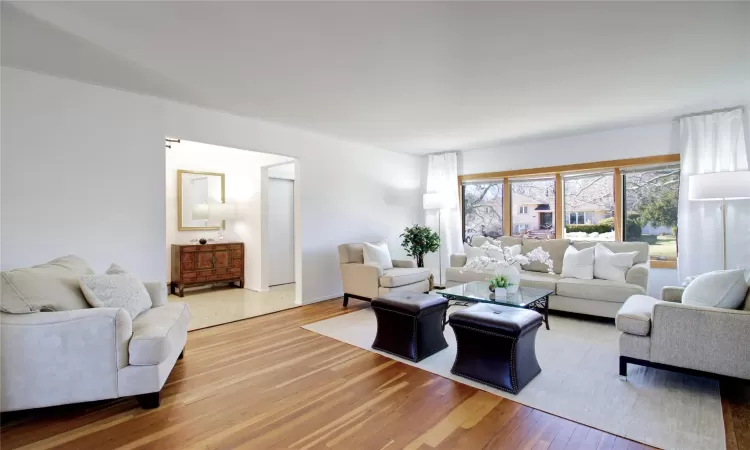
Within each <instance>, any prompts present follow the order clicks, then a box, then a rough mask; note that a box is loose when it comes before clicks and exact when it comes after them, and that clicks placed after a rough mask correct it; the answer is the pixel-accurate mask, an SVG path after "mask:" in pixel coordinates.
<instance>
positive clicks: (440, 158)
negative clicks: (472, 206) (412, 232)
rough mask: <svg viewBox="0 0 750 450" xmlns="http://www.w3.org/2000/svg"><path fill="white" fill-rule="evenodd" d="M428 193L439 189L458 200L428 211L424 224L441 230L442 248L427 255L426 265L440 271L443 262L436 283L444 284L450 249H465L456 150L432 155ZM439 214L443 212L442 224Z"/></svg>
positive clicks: (454, 251) (441, 214) (428, 170)
mask: <svg viewBox="0 0 750 450" xmlns="http://www.w3.org/2000/svg"><path fill="white" fill-rule="evenodd" d="M426 193H428V194H430V193H440V194H443V195H445V196H446V197H447V198H452V199H455V200H456V201H455V205H454V207H452V208H446V209H442V210H440V211H439V212H440V214H438V211H437V210H426V211H425V225H427V226H428V227H430V228H432V229H433V230H436V231H437V230H438V229H439V230H440V252H439V253H435V254H431V255H427V256H426V257H425V267H429V268H431V269H433V271H434V272H435V273H438V270H437V269H438V267H440V263H442V273H439V274H438V275H437V277H436V280H435V282H436V284H437V285H444V284H445V282H444V280H445V269H446V267H448V266H449V261H450V255H451V253H462V252H463V244H462V242H461V217H460V216H459V208H458V206H459V205H458V201H459V199H458V163H457V154H456V153H455V152H454V153H443V154H440V155H429V160H428V164H427V186H426ZM438 215H439V216H440V223H439V224H438ZM438 258H440V259H438Z"/></svg>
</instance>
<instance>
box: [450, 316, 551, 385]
mask: <svg viewBox="0 0 750 450" xmlns="http://www.w3.org/2000/svg"><path fill="white" fill-rule="evenodd" d="M448 323H449V324H450V326H451V327H453V332H454V333H455V334H456V345H457V349H456V361H455V362H454V363H453V368H452V369H451V373H453V374H455V375H460V376H462V377H466V378H469V379H471V380H474V381H479V382H480V383H484V384H488V385H490V386H493V387H496V388H498V389H501V390H503V391H506V392H510V393H512V394H518V393H519V392H520V391H521V389H523V388H524V386H526V385H527V384H528V383H529V382H530V381H531V380H532V379H534V377H535V376H537V375H539V372H541V371H542V369H541V367H539V362H538V361H537V360H536V350H535V349H534V345H535V341H536V332H537V330H538V329H539V327H541V326H542V315H541V314H539V313H538V312H536V311H531V310H528V309H522V308H513V307H511V306H501V305H488V304H486V303H477V304H476V305H472V306H470V307H468V308H466V309H463V310H461V311H456V312H454V313H453V314H451V315H450V318H449V320H448Z"/></svg>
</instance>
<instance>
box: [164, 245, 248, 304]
mask: <svg viewBox="0 0 750 450" xmlns="http://www.w3.org/2000/svg"><path fill="white" fill-rule="evenodd" d="M218 282H229V283H238V285H237V286H238V287H240V288H242V287H244V286H245V246H244V244H243V243H241V242H228V243H222V244H205V245H193V244H189V245H178V244H172V283H171V289H172V293H173V294H174V293H175V290H179V296H180V297H182V296H184V294H185V292H184V290H185V286H198V285H206V284H213V283H218Z"/></svg>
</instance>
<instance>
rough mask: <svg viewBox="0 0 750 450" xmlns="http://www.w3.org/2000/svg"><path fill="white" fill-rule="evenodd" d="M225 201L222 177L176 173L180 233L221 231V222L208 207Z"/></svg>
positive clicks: (213, 173) (205, 173)
mask: <svg viewBox="0 0 750 450" xmlns="http://www.w3.org/2000/svg"><path fill="white" fill-rule="evenodd" d="M224 201H225V199H224V174H223V173H215V172H196V171H192V170H178V171H177V230H179V231H196V230H218V229H219V228H221V227H222V226H223V223H222V220H220V219H216V218H212V217H211V214H210V207H209V205H212V204H221V203H224Z"/></svg>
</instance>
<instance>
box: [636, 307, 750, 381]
mask: <svg viewBox="0 0 750 450" xmlns="http://www.w3.org/2000/svg"><path fill="white" fill-rule="evenodd" d="M748 342H750V311H741V310H733V309H722V308H709V307H701V306H691V305H684V304H682V303H674V302H664V301H660V302H657V303H656V304H655V305H654V310H653V312H652V327H651V360H652V361H653V362H658V363H662V364H669V365H672V366H677V367H684V368H688V369H695V370H701V371H705V372H710V373H716V374H720V375H726V376H731V377H738V378H744V379H750V364H748V361H750V346H748V345H747V343H748Z"/></svg>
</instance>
